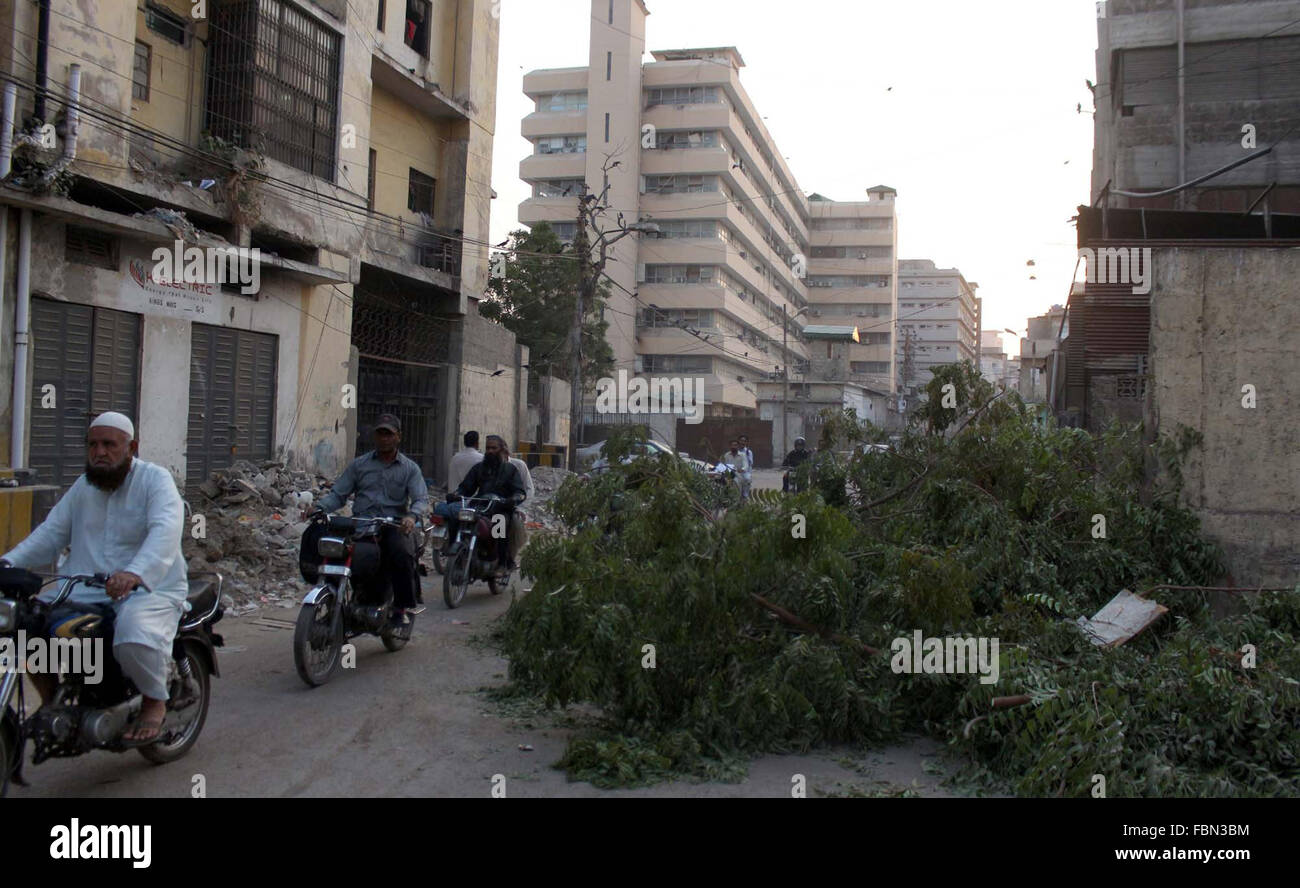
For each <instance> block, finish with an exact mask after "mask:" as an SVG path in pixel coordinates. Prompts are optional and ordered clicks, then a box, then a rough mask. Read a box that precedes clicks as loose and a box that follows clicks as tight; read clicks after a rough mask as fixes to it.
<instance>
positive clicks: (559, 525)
mask: <svg viewBox="0 0 1300 888" xmlns="http://www.w3.org/2000/svg"><path fill="white" fill-rule="evenodd" d="M529 474H530V475H532V478H533V498H532V499H531V500H529V501H528V502H526V503H524V507H523V508H524V512H525V514H527V515H528V527H529V529H530V530H532V531H538V530H542V531H558V530H562V529H563V527H564V522H562V521H561V520H560V519H559V518H558V517H557V516H556V515H555V514H554V513H553V512H551V510H550V501H551V497H553V496H554V495H555V491H557V490H559V489H560V485H562V484H563V483H564V481H565V479H566V478H568V477H569V476H571V475H572V474H573V473H572V472H570V471H569V470H568V469H560V468H552V467H550V466H538V467H537V468H535V469H530V470H529Z"/></svg>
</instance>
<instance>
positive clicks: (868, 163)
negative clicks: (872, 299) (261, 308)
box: [491, 0, 1097, 354]
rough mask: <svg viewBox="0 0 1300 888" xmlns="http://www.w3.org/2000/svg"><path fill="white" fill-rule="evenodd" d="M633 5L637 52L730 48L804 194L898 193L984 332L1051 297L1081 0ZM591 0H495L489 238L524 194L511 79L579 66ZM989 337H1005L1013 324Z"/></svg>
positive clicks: (905, 219)
mask: <svg viewBox="0 0 1300 888" xmlns="http://www.w3.org/2000/svg"><path fill="white" fill-rule="evenodd" d="M646 5H647V6H648V7H649V9H650V17H649V19H648V20H647V23H646V48H647V50H657V49H677V48H684V47H700V46H735V47H737V48H738V49H739V50H740V53H741V55H742V56H743V57H744V59H745V65H746V67H745V68H743V69H742V70H741V75H740V80H741V83H742V84H743V85H744V87H745V89H746V91H747V92H748V93H749V95H750V98H751V99H752V100H753V102H754V106H755V107H756V108H757V109H758V112H759V114H760V115H765V117H766V120H765V123H766V125H767V127H768V130H769V132H771V133H772V136H773V138H774V139H775V140H776V144H777V147H778V149H779V150H780V151H781V153H782V154H783V155H784V156H785V157H787V158H788V160H787V163H788V164H789V166H790V169H791V171H792V172H793V173H794V175H795V179H796V182H797V184H798V185H799V187H800V188H801V189H803V191H804V193H810V192H813V191H818V192H821V193H822V194H824V195H826V196H827V197H830V198H832V199H834V200H865V199H866V195H865V189H866V188H868V187H870V186H872V185H877V184H885V185H890V186H893V187H894V188H896V189H898V217H899V231H898V250H899V254H898V255H899V258H900V259H933V260H934V261H935V262H936V263H937V264H938V265H939V267H940V268H951V267H956V268H959V269H960V270H961V271H962V273H963V274H964V275H965V276H966V279H967V280H968V281H973V282H977V283H978V284H979V285H980V288H979V290H978V291H977V292H978V295H979V296H980V297H981V298H982V299H983V300H984V329H985V330H1001V329H1003V328H1006V327H1009V328H1011V329H1012V330H1015V331H1017V335H1018V336H1019V335H1024V330H1025V326H1026V319H1027V318H1029V317H1030V316H1033V315H1038V314H1042V313H1043V312H1045V311H1046V310H1047V309H1048V308H1049V307H1050V306H1051V305H1052V304H1053V303H1064V302H1065V299H1066V296H1067V294H1068V293H1069V288H1070V282H1071V281H1072V280H1073V272H1074V267H1075V260H1076V254H1077V250H1076V247H1075V230H1074V227H1073V225H1071V224H1070V222H1069V219H1070V217H1071V216H1073V215H1074V214H1075V212H1076V208H1077V207H1078V206H1079V205H1080V204H1086V203H1088V202H1089V201H1090V199H1091V196H1090V195H1089V188H1090V172H1091V167H1092V135H1093V134H1092V115H1091V114H1090V113H1088V112H1090V111H1091V109H1092V95H1091V94H1090V93H1089V91H1088V89H1087V87H1086V85H1085V84H1084V80H1085V79H1090V80H1093V81H1095V80H1096V79H1097V76H1096V73H1095V57H1094V52H1095V50H1096V46H1097V20H1096V7H1095V4H1094V2H1093V0H1001V2H997V3H992V2H981V0H799V2H798V3H797V4H791V3H790V2H788V0H647V2H646ZM792 7H794V8H796V9H798V10H799V12H798V13H797V14H792V13H791V8H792ZM590 8H591V4H590V0H502V6H501V46H500V69H499V75H498V80H497V125H496V140H495V146H494V148H493V152H494V153H493V169H492V186H493V188H495V189H496V192H497V194H498V198H497V199H496V200H495V201H493V207H492V226H491V231H492V242H493V243H500V242H501V241H503V240H505V238H506V236H507V234H508V233H509V232H510V231H512V230H513V229H515V228H517V227H519V222H518V207H519V203H520V202H521V201H523V200H524V199H525V198H527V197H528V193H529V192H528V188H527V186H525V185H524V183H523V182H521V181H520V179H519V161H520V160H522V159H523V158H524V157H525V156H526V155H527V154H529V151H530V145H529V143H528V142H527V140H525V139H524V138H523V137H522V136H520V135H519V130H520V121H521V120H522V119H523V117H524V116H525V115H527V114H529V113H531V112H532V110H533V106H532V103H531V102H529V101H528V99H527V98H526V97H525V96H524V94H523V92H522V91H521V88H522V81H523V75H524V74H525V73H526V72H528V71H532V70H535V69H537V68H564V67H572V66H577V65H585V64H586V62H587V41H588V36H589V28H590V22H589V18H590ZM645 61H647V62H648V61H651V59H650V56H649V54H648V52H647V55H646V57H645ZM798 71H803V72H806V76H795V74H794V72H798ZM891 87H892V89H891ZM1079 103H1082V104H1083V110H1084V113H1083V114H1079V113H1077V111H1076V105H1078V104H1079ZM1067 161H1068V163H1067ZM1031 259H1032V260H1034V261H1035V263H1036V264H1035V267H1032V268H1031V267H1028V266H1027V265H1026V262H1027V261H1028V260H1031ZM1030 275H1034V276H1036V277H1037V280H1030ZM1003 342H1004V344H1005V345H1006V346H1007V350H1008V351H1009V352H1010V353H1012V354H1015V353H1017V352H1018V351H1019V341H1018V339H1016V338H1015V337H1012V336H1011V335H1009V334H1005V333H1004V334H1003Z"/></svg>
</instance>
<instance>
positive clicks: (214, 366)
mask: <svg viewBox="0 0 1300 888" xmlns="http://www.w3.org/2000/svg"><path fill="white" fill-rule="evenodd" d="M277 349H278V340H277V338H276V337H275V336H272V335H269V334H266V333H253V332H250V331H248V330H232V329H230V328H228V327H214V326H211V325H208V324H194V325H193V326H192V327H191V342H190V410H189V428H188V433H187V443H186V452H185V480H186V484H187V485H188V486H191V487H192V486H194V485H197V484H200V483H202V482H203V481H204V480H205V479H206V478H207V477H208V473H210V472H212V471H213V470H214V469H221V468H225V467H226V466H228V465H230V464H231V463H232V462H234V461H235V460H237V459H247V460H252V461H257V460H263V459H269V458H270V457H271V455H272V454H273V452H274V450H275V445H274V440H273V438H274V433H275V375H276V353H277Z"/></svg>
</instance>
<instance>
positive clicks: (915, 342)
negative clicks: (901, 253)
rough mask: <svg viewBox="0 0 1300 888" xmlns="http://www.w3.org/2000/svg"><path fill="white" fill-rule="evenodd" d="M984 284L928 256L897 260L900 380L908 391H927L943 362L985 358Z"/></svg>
mask: <svg viewBox="0 0 1300 888" xmlns="http://www.w3.org/2000/svg"><path fill="white" fill-rule="evenodd" d="M978 289H979V284H977V283H973V282H968V281H967V280H966V278H965V277H964V276H963V275H962V273H961V272H960V271H959V270H957V269H956V268H938V267H937V266H936V265H935V264H934V262H933V261H931V260H929V259H904V260H901V261H900V262H899V263H898V290H899V292H898V330H899V333H898V342H897V343H896V350H895V358H896V361H897V363H898V368H899V370H898V385H899V389H900V391H902V392H903V393H904V394H905V395H914V394H916V393H917V392H918V391H920V390H923V389H924V388H925V386H926V384H927V383H929V381H930V379H931V378H932V377H933V375H934V374H933V368H934V367H936V366H939V365H941V364H955V363H957V362H959V361H970V362H971V363H972V364H974V365H975V366H977V367H978V366H979V363H980V346H979V343H980V323H981V316H980V310H981V302H980V298H979V297H978V296H976V295H975V291H976V290H978Z"/></svg>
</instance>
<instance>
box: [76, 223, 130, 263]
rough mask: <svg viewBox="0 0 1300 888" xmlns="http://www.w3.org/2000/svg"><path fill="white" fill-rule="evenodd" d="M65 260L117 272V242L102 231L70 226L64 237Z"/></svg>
mask: <svg viewBox="0 0 1300 888" xmlns="http://www.w3.org/2000/svg"><path fill="white" fill-rule="evenodd" d="M63 258H64V259H65V260H67V261H68V262H77V263H79V264H81V265H93V266H95V267H96V268H107V269H108V270H109V271H117V241H116V240H115V239H114V238H113V237H112V236H111V235H107V234H104V233H103V232H102V231H95V230H94V229H93V228H78V227H77V226H75V225H69V226H68V227H67V230H66V231H65V232H64V235H63Z"/></svg>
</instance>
